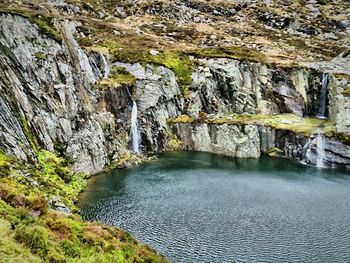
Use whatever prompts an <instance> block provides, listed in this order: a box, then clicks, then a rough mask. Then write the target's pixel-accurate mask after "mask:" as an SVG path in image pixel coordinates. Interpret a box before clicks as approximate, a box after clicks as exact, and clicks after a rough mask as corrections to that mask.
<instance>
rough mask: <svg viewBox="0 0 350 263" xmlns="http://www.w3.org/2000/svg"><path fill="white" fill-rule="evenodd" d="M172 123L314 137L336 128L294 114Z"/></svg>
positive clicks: (181, 118)
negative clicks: (248, 127) (266, 128)
mask: <svg viewBox="0 0 350 263" xmlns="http://www.w3.org/2000/svg"><path fill="white" fill-rule="evenodd" d="M169 122H170V123H191V122H204V123H209V124H218V125H224V124H228V125H263V126H269V127H273V128H275V129H278V130H289V131H293V132H295V133H303V134H305V135H306V136H310V135H312V134H313V133H314V132H315V131H316V130H317V129H319V128H323V131H324V133H325V134H326V135H328V136H331V135H333V134H334V131H335V130H334V129H335V128H334V126H333V125H332V123H331V122H330V121H327V120H320V119H315V118H301V117H298V116H296V115H294V114H281V115H273V116H272V115H263V114H234V113H232V114H224V115H212V114H208V115H206V116H205V118H204V117H203V116H202V117H201V119H200V120H195V119H193V118H190V117H188V116H186V115H181V116H179V117H178V118H175V119H170V120H169Z"/></svg>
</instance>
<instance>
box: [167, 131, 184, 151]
mask: <svg viewBox="0 0 350 263" xmlns="http://www.w3.org/2000/svg"><path fill="white" fill-rule="evenodd" d="M181 146H182V142H181V140H180V139H179V138H178V137H177V136H176V135H171V136H170V137H169V138H168V140H167V150H169V151H178V150H180V149H181Z"/></svg>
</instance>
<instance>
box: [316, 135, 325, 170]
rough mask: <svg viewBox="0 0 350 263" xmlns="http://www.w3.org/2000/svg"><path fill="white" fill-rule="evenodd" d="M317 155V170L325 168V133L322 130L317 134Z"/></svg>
mask: <svg viewBox="0 0 350 263" xmlns="http://www.w3.org/2000/svg"><path fill="white" fill-rule="evenodd" d="M316 154H317V159H316V166H317V168H324V167H325V164H324V155H325V150H324V135H323V131H322V130H320V131H319V132H318V133H317V137H316Z"/></svg>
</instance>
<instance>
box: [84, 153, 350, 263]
mask: <svg viewBox="0 0 350 263" xmlns="http://www.w3.org/2000/svg"><path fill="white" fill-rule="evenodd" d="M79 206H80V207H81V212H82V215H83V217H84V218H85V219H87V220H99V221H102V222H104V223H106V224H109V225H114V226H118V227H121V228H123V229H125V230H127V231H129V232H131V233H132V234H133V235H134V236H135V237H136V238H137V239H139V240H141V241H142V242H144V243H147V244H149V245H151V246H152V247H154V248H155V249H157V250H158V251H160V252H161V253H163V254H164V255H166V256H167V257H168V258H169V259H170V260H171V261H173V262H186V263H187V262H326V263H329V262H350V177H349V175H346V174H345V173H344V172H342V171H337V170H319V169H316V168H313V167H308V166H304V165H301V164H299V163H297V162H293V161H290V160H284V159H270V158H262V159H260V160H236V159H231V158H225V157H221V156H215V155H211V154H205V153H193V152H174V153H167V154H164V155H162V156H161V157H160V159H159V160H157V161H154V162H152V163H149V164H145V165H141V166H139V167H136V168H132V169H125V170H119V171H114V172H111V173H106V174H103V175H100V176H97V177H93V178H92V179H91V181H90V184H89V187H88V189H87V191H85V192H84V193H83V194H82V195H81V197H80V203H79Z"/></svg>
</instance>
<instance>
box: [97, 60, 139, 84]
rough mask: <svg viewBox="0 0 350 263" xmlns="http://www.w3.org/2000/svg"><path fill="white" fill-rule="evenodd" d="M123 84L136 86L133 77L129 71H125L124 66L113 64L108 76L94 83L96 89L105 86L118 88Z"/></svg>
mask: <svg viewBox="0 0 350 263" xmlns="http://www.w3.org/2000/svg"><path fill="white" fill-rule="evenodd" d="M124 85H127V86H131V87H135V86H136V79H135V77H134V76H133V75H132V74H130V72H129V71H127V70H126V69H125V68H123V67H117V66H114V67H113V68H112V69H111V72H110V74H109V77H108V78H107V79H102V80H100V81H99V82H98V83H97V84H96V87H97V88H98V89H105V88H118V87H121V86H124Z"/></svg>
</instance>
